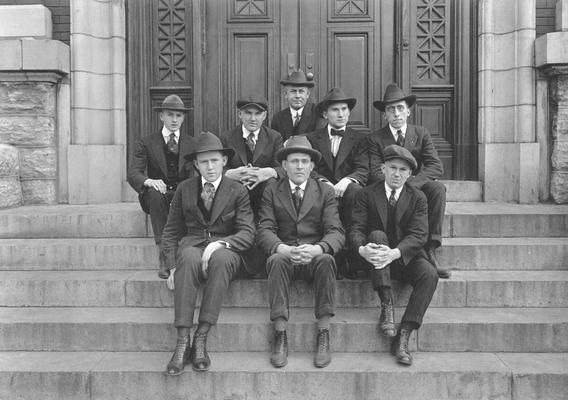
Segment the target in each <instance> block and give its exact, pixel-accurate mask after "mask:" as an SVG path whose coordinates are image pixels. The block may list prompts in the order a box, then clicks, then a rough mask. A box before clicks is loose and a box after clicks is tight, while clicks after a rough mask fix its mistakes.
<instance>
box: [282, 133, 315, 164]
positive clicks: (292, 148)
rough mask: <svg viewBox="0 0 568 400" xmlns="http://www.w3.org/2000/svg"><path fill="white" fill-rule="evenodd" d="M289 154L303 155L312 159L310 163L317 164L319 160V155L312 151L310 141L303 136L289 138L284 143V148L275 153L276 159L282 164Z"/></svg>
mask: <svg viewBox="0 0 568 400" xmlns="http://www.w3.org/2000/svg"><path fill="white" fill-rule="evenodd" d="M290 153H305V154H309V156H310V157H312V161H313V162H315V163H317V162H319V160H320V159H321V153H320V152H319V151H317V150H314V148H313V147H312V145H311V143H310V141H309V140H308V138H307V137H305V136H303V135H298V136H290V137H289V138H288V140H286V141H285V142H284V147H282V148H281V149H280V150H278V151H277V152H276V159H277V160H278V161H279V162H282V160H284V159H285V158H286V157H287V156H288V154H290Z"/></svg>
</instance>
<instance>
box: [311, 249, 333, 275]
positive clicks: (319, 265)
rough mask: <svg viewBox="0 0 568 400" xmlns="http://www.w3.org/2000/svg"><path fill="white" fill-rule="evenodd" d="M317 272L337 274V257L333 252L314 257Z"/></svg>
mask: <svg viewBox="0 0 568 400" xmlns="http://www.w3.org/2000/svg"><path fill="white" fill-rule="evenodd" d="M314 263H315V265H316V274H332V275H333V276H335V273H336V270H337V267H336V263H335V258H334V257H333V256H332V255H331V254H321V255H319V256H316V257H315V258H314Z"/></svg>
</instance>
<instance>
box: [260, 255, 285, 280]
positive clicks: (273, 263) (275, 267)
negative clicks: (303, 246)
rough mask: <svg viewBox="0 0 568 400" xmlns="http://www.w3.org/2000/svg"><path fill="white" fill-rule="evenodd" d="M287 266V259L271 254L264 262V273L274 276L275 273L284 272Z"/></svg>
mask: <svg viewBox="0 0 568 400" xmlns="http://www.w3.org/2000/svg"><path fill="white" fill-rule="evenodd" d="M289 264H290V260H289V259H288V257H286V256H284V255H282V254H278V253H275V254H272V255H271V256H270V257H268V259H267V260H266V272H267V273H268V275H269V276H270V273H271V272H272V273H273V274H274V273H276V272H277V271H278V272H281V271H283V270H286V269H287V268H288V265H289Z"/></svg>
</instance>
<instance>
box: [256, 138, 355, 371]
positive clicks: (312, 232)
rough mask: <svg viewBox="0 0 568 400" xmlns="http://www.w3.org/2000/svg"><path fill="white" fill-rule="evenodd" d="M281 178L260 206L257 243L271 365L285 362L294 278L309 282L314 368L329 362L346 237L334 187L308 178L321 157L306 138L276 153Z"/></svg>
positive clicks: (273, 184) (274, 183) (265, 194)
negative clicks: (339, 258) (339, 259)
mask: <svg viewBox="0 0 568 400" xmlns="http://www.w3.org/2000/svg"><path fill="white" fill-rule="evenodd" d="M277 158H278V160H279V161H281V162H282V167H283V168H284V170H285V171H286V173H287V178H286V179H281V180H280V181H277V182H273V183H271V184H270V185H269V186H268V187H267V188H266V190H265V192H264V195H263V198H262V206H261V208H260V221H259V226H258V231H257V243H258V245H259V247H260V248H261V249H262V250H263V251H264V252H265V253H266V254H267V255H268V260H267V262H266V270H267V272H268V296H269V301H270V319H271V320H272V321H273V323H274V341H273V343H272V355H271V357H270V362H271V363H272V365H273V366H275V367H277V368H280V367H283V366H285V365H286V364H287V362H288V339H287V335H286V325H287V321H288V318H289V304H290V300H289V298H290V284H291V281H293V280H296V279H302V280H306V281H308V282H312V283H313V285H314V292H315V316H316V319H317V329H318V330H317V336H316V343H317V346H316V348H317V349H316V354H315V356H314V365H315V366H316V367H318V368H324V367H326V366H327V365H329V363H330V362H331V352H330V347H329V341H330V338H329V327H330V319H331V317H333V315H334V308H333V304H334V296H335V279H336V271H337V268H336V264H335V259H334V257H333V256H334V254H337V252H339V251H340V250H341V248H342V247H343V245H344V242H345V233H344V230H343V227H342V225H341V221H340V218H339V213H338V209H337V201H336V199H335V193H334V191H333V189H332V188H331V187H330V186H329V185H327V184H326V183H324V182H321V181H318V180H315V179H312V178H310V174H311V172H312V170H313V168H314V164H315V163H317V162H318V161H319V160H320V158H321V154H320V152H319V151H317V150H314V149H312V146H311V145H310V142H309V141H308V140H307V139H306V137H305V136H291V137H290V138H289V139H288V140H287V141H286V145H285V147H283V148H282V149H280V150H279V151H278V153H277Z"/></svg>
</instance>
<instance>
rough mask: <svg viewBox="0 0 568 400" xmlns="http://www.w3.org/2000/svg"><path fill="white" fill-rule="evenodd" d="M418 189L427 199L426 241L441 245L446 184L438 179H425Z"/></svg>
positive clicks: (435, 245)
mask: <svg viewBox="0 0 568 400" xmlns="http://www.w3.org/2000/svg"><path fill="white" fill-rule="evenodd" d="M419 189H420V190H421V191H422V192H423V193H424V194H425V195H426V199H427V200H428V243H429V244H431V245H434V248H436V247H439V246H441V245H442V226H443V224H444V214H445V212H446V186H444V184H443V183H442V182H439V181H427V182H426V183H424V184H423V185H422V186H421V187H419Z"/></svg>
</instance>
